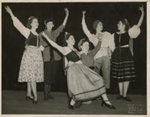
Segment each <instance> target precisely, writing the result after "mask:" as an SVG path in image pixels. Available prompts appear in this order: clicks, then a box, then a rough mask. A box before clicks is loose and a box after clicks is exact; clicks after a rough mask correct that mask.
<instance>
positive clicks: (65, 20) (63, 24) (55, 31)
mask: <svg viewBox="0 0 150 117" xmlns="http://www.w3.org/2000/svg"><path fill="white" fill-rule="evenodd" d="M65 12H66V17H65V19H64V21H63V23H62V25H60V26H59V27H58V28H57V29H56V30H54V31H53V34H54V37H53V38H52V40H53V41H55V42H56V39H57V37H58V36H59V35H60V33H61V32H62V31H63V29H64V28H65V26H66V23H67V20H68V16H69V10H68V9H67V8H65Z"/></svg>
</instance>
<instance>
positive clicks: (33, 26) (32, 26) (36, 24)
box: [31, 19, 39, 29]
mask: <svg viewBox="0 0 150 117" xmlns="http://www.w3.org/2000/svg"><path fill="white" fill-rule="evenodd" d="M38 27H39V23H38V19H33V20H32V22H31V28H33V29H37V28H38Z"/></svg>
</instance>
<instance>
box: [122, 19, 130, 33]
mask: <svg viewBox="0 0 150 117" xmlns="http://www.w3.org/2000/svg"><path fill="white" fill-rule="evenodd" d="M120 21H121V22H122V23H123V24H124V25H125V31H128V30H129V28H130V24H129V22H128V20H127V19H125V18H122V19H120Z"/></svg>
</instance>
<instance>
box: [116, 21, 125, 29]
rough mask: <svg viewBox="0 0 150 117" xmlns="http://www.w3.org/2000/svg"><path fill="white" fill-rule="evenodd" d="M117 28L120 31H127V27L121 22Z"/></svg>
mask: <svg viewBox="0 0 150 117" xmlns="http://www.w3.org/2000/svg"><path fill="white" fill-rule="evenodd" d="M117 27H118V30H119V31H121V30H125V25H124V24H123V23H122V22H121V21H119V22H118V24H117Z"/></svg>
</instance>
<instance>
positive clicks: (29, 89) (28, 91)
mask: <svg viewBox="0 0 150 117" xmlns="http://www.w3.org/2000/svg"><path fill="white" fill-rule="evenodd" d="M27 96H28V97H31V98H33V96H32V94H31V84H30V82H27Z"/></svg>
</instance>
